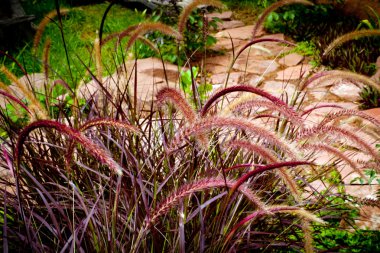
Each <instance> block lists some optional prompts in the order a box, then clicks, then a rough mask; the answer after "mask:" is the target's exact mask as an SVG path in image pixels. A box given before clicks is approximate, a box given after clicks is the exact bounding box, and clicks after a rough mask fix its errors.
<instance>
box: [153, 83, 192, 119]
mask: <svg viewBox="0 0 380 253" xmlns="http://www.w3.org/2000/svg"><path fill="white" fill-rule="evenodd" d="M156 98H157V102H158V105H159V106H162V105H163V104H164V103H165V102H169V101H170V102H171V103H173V104H174V105H175V106H176V107H177V108H178V109H179V110H180V111H181V112H182V114H183V116H185V118H186V120H188V122H189V124H193V123H194V122H195V120H196V118H197V115H196V113H195V112H194V110H193V109H192V108H191V106H190V105H189V103H188V102H187V101H186V99H185V98H184V97H183V96H182V94H181V93H180V92H179V91H178V90H176V89H173V88H169V87H164V88H162V89H161V90H159V91H158V92H157V94H156Z"/></svg>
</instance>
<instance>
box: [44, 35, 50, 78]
mask: <svg viewBox="0 0 380 253" xmlns="http://www.w3.org/2000/svg"><path fill="white" fill-rule="evenodd" d="M50 47H51V40H50V39H49V38H47V39H46V41H45V45H44V51H43V54H42V68H43V73H44V74H45V79H46V80H48V78H49V55H50Z"/></svg>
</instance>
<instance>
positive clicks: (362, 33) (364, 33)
mask: <svg viewBox="0 0 380 253" xmlns="http://www.w3.org/2000/svg"><path fill="white" fill-rule="evenodd" d="M368 36H380V30H376V29H368V30H359V31H353V32H349V33H346V34H343V35H342V36H340V37H338V38H336V39H335V40H334V41H333V42H331V43H330V44H329V45H328V46H327V48H326V49H325V51H324V52H323V54H322V57H326V56H327V55H328V54H329V53H330V52H331V51H332V50H334V49H335V48H337V47H339V46H341V45H342V44H343V43H346V42H347V41H350V40H356V39H359V38H362V37H368Z"/></svg>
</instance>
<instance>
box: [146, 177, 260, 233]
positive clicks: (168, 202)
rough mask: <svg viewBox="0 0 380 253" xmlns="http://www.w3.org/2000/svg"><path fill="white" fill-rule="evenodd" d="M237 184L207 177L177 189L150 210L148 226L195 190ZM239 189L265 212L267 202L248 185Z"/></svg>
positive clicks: (232, 181) (229, 186)
mask: <svg viewBox="0 0 380 253" xmlns="http://www.w3.org/2000/svg"><path fill="white" fill-rule="evenodd" d="M235 184H236V182H235V181H234V180H229V179H227V180H224V178H218V177H216V178H205V179H201V180H199V181H196V182H193V183H189V184H186V185H184V186H182V187H181V188H180V189H178V190H177V191H175V192H173V193H172V194H170V196H169V197H167V198H166V199H165V200H164V201H162V202H161V203H160V204H159V205H158V206H157V207H156V208H155V209H154V210H152V211H151V212H150V217H149V218H147V220H146V224H145V225H146V228H149V227H150V226H151V225H154V223H156V221H157V219H158V218H159V217H160V216H162V215H165V214H166V213H167V212H168V211H169V210H170V209H171V208H173V207H174V206H176V205H177V204H178V202H179V201H180V200H181V199H183V198H185V197H188V196H190V195H191V194H192V193H194V192H198V191H205V190H208V189H213V188H221V187H228V188H231V187H233V186H234V185H235ZM238 191H239V192H240V193H241V194H243V195H244V196H246V197H247V198H248V199H249V200H250V201H251V202H252V203H253V204H254V205H256V206H257V207H258V208H259V209H260V210H263V212H264V213H265V212H266V211H265V204H264V203H262V202H261V201H260V199H259V198H258V197H257V196H256V195H255V194H254V193H253V192H252V191H251V190H250V189H249V188H248V187H246V186H241V187H240V188H238Z"/></svg>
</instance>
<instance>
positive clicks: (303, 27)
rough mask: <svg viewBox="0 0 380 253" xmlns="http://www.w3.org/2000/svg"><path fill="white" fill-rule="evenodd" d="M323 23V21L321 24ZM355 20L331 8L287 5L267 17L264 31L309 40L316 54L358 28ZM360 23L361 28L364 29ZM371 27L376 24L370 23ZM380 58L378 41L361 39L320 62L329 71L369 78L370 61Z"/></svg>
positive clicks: (372, 65) (337, 50)
mask: <svg viewBox="0 0 380 253" xmlns="http://www.w3.org/2000/svg"><path fill="white" fill-rule="evenodd" d="M321 20H323V22H321ZM359 22H360V21H359V20H357V19H356V18H355V17H349V16H346V15H345V14H344V13H342V12H340V11H339V10H338V9H335V8H333V6H332V5H314V6H303V5H291V6H286V7H283V8H280V10H279V11H277V12H273V13H271V14H270V15H269V17H268V19H267V20H266V23H265V28H266V29H267V30H268V31H270V32H273V33H276V32H281V33H284V34H286V35H287V36H290V37H291V38H293V39H295V40H296V41H310V42H311V43H313V44H314V45H315V46H316V47H317V49H318V51H319V52H323V50H324V49H325V48H326V47H327V45H329V44H330V43H331V42H332V41H333V40H334V39H335V38H337V37H339V36H341V35H343V34H345V33H348V32H350V31H353V30H355V29H356V28H357V27H358V25H359ZM365 23H368V22H364V23H362V25H361V26H364V25H365ZM370 23H371V26H375V24H376V21H374V20H373V21H370ZM378 55H380V39H379V38H363V39H361V40H359V41H351V42H348V43H346V44H345V45H343V46H342V47H340V48H337V49H336V50H334V52H332V53H331V55H330V56H329V57H327V59H324V61H323V62H322V63H323V64H324V65H326V66H328V67H331V68H334V69H335V68H346V69H349V70H351V71H354V72H358V73H362V74H366V75H371V74H373V73H374V71H375V67H374V64H373V63H374V62H375V61H376V58H377V56H378Z"/></svg>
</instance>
